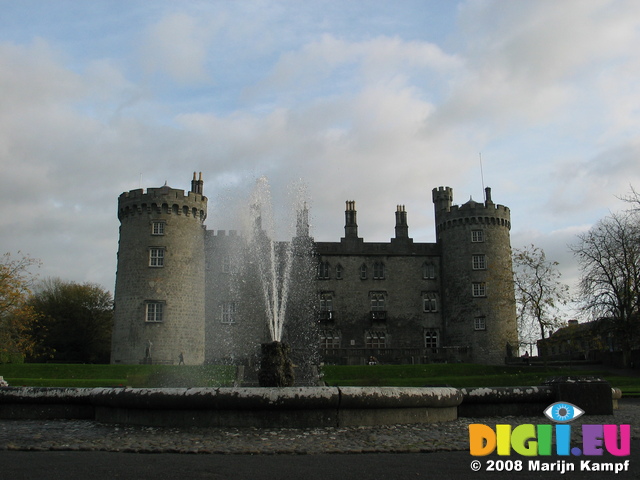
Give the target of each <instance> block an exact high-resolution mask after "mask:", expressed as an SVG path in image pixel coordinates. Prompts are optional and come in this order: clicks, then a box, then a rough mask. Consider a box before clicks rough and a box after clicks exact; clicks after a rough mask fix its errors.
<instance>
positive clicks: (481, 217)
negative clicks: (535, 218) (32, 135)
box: [433, 187, 511, 233]
mask: <svg viewBox="0 0 640 480" xmlns="http://www.w3.org/2000/svg"><path fill="white" fill-rule="evenodd" d="M485 195H486V200H485V201H484V202H476V201H474V200H473V199H472V198H470V199H469V201H468V202H467V203H464V204H462V205H452V204H451V203H452V201H453V190H452V189H451V188H449V187H438V188H437V189H435V188H434V189H433V202H434V206H435V213H436V233H439V232H441V231H442V230H445V229H448V228H452V227H456V226H459V225H467V224H485V225H498V226H502V227H506V228H507V229H511V211H510V210H509V208H508V207H506V206H504V205H497V204H495V203H493V201H492V200H491V189H490V188H489V187H487V188H486V189H485Z"/></svg>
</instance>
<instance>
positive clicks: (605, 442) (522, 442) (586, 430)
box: [469, 402, 631, 457]
mask: <svg viewBox="0 0 640 480" xmlns="http://www.w3.org/2000/svg"><path fill="white" fill-rule="evenodd" d="M543 413H544V415H545V416H546V417H547V418H548V419H549V420H551V421H553V422H555V425H549V424H546V425H544V424H541V425H532V424H523V425H517V426H515V427H512V426H511V425H502V424H498V425H496V426H495V429H494V428H492V427H490V426H489V425H485V424H482V423H474V424H471V425H469V453H470V454H471V455H473V456H474V457H483V456H486V455H490V454H492V453H494V452H496V453H497V454H498V455H504V456H507V455H511V454H512V452H514V453H517V454H519V455H523V456H529V457H531V456H539V455H540V456H549V455H553V454H556V455H559V456H570V455H573V456H581V455H585V456H586V455H591V456H600V455H603V454H604V453H605V452H608V453H609V454H611V455H615V456H619V457H621V456H628V455H629V454H630V452H631V426H630V425H587V424H585V425H582V445H576V446H573V447H572V446H571V425H569V422H571V421H573V420H575V419H577V418H579V417H581V416H582V415H583V414H584V413H585V412H584V410H582V409H581V408H580V407H578V406H576V405H573V404H572V403H568V402H556V403H553V404H551V405H549V406H548V407H547V408H546V409H545V410H544V412H543ZM554 443H555V449H554V448H553V446H554ZM554 450H555V451H554Z"/></svg>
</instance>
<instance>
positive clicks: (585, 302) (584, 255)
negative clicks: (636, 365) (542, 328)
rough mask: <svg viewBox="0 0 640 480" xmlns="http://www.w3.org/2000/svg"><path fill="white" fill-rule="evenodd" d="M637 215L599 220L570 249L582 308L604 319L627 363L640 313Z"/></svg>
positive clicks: (634, 340) (639, 260)
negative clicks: (575, 261) (576, 267)
mask: <svg viewBox="0 0 640 480" xmlns="http://www.w3.org/2000/svg"><path fill="white" fill-rule="evenodd" d="M639 220H640V214H639V213H638V212H637V211H627V212H623V213H618V214H611V215H609V216H608V217H606V218H604V219H603V220H600V221H599V222H598V223H597V224H596V225H594V226H593V227H592V228H591V230H589V231H588V232H587V233H585V234H582V235H578V242H577V243H576V244H575V245H573V246H572V247H571V250H572V251H573V253H574V255H576V257H577V258H578V262H579V264H580V269H581V272H582V274H581V280H580V293H581V300H582V306H583V308H584V309H585V310H586V311H588V312H590V313H591V314H592V315H593V317H594V318H603V319H606V320H607V323H608V325H609V329H610V330H609V331H610V333H611V334H612V335H613V336H614V338H615V340H616V341H617V342H618V344H619V346H620V348H621V350H622V352H623V363H624V364H625V365H628V364H629V363H630V360H631V349H632V348H633V347H634V344H635V342H636V339H637V338H638V333H639V330H638V315H639V313H640V222H639Z"/></svg>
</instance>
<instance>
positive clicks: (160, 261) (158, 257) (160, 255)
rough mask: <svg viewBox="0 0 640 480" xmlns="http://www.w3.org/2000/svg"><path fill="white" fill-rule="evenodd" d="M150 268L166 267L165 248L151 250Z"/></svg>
mask: <svg viewBox="0 0 640 480" xmlns="http://www.w3.org/2000/svg"><path fill="white" fill-rule="evenodd" d="M149 266H150V267H164V248H151V249H149Z"/></svg>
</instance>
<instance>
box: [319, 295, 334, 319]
mask: <svg viewBox="0 0 640 480" xmlns="http://www.w3.org/2000/svg"><path fill="white" fill-rule="evenodd" d="M320 320H324V321H329V320H333V294H332V293H321V294H320Z"/></svg>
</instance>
